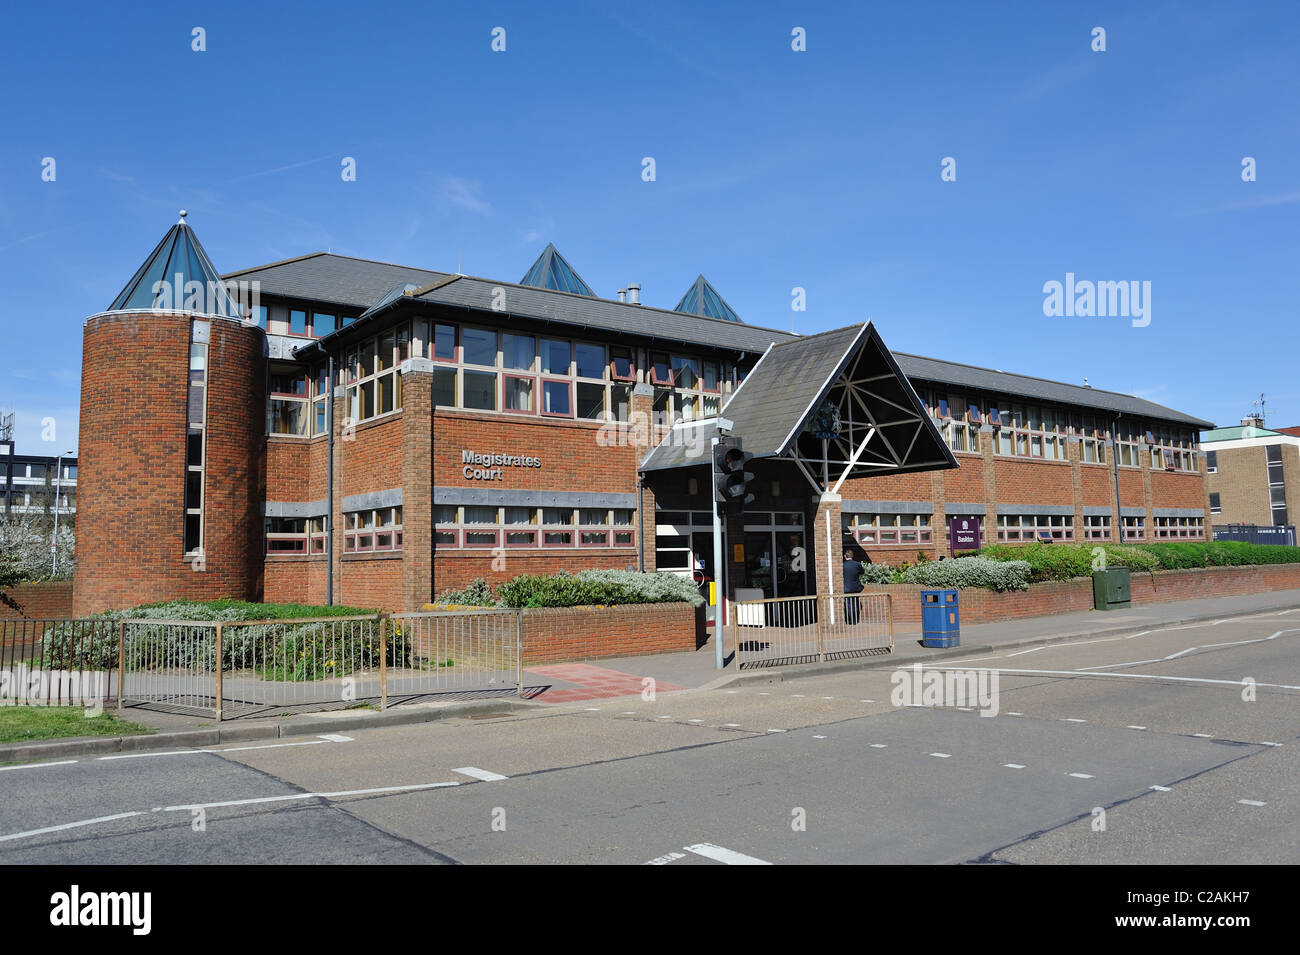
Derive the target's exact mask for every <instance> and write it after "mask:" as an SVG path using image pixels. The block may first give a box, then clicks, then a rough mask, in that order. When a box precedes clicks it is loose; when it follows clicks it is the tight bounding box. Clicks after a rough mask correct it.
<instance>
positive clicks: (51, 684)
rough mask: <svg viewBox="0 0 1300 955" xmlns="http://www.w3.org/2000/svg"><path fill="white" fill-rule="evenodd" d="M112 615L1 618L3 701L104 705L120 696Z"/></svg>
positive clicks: (0, 686)
mask: <svg viewBox="0 0 1300 955" xmlns="http://www.w3.org/2000/svg"><path fill="white" fill-rule="evenodd" d="M117 648H118V627H117V623H116V622H115V621H112V620H38V619H20V620H9V619H6V620H0V705H28V706H34V705H40V706H88V707H96V706H101V705H103V704H104V703H106V702H109V701H111V700H113V699H115V698H116V691H117V686H118V683H117V680H116V679H115V675H116V671H117V669H118V653H117Z"/></svg>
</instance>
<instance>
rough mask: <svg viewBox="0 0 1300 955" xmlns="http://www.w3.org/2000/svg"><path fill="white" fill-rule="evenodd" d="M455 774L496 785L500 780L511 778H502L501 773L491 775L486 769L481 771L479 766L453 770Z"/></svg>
mask: <svg viewBox="0 0 1300 955" xmlns="http://www.w3.org/2000/svg"><path fill="white" fill-rule="evenodd" d="M452 772H453V773H460V774H461V775H462V776H469V777H471V778H473V779H481V780H483V781H484V782H485V783H494V782H496V781H497V780H499V779H509V778H510V777H509V776H502V775H501V774H500V773H490V772H488V771H487V770H486V769H479V768H478V767H477V766H462V767H461V768H460V769H453V770H452Z"/></svg>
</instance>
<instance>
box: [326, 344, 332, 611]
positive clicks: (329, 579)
mask: <svg viewBox="0 0 1300 955" xmlns="http://www.w3.org/2000/svg"><path fill="white" fill-rule="evenodd" d="M328 368H329V372H328V374H329V397H328V398H326V399H325V400H326V402H327V404H326V406H325V413H326V415H327V420H328V422H329V423H328V425H327V427H328V430H329V450H328V452H327V453H328V456H329V466H328V468H327V469H326V475H327V476H326V481H327V482H328V484H329V492H328V493H327V494H326V499H327V501H328V503H327V504H326V505H325V506H326V507H327V508H328V510H327V511H326V513H325V602H326V603H327V604H329V605H330V606H333V605H334V356H333V355H330V356H329V364H328Z"/></svg>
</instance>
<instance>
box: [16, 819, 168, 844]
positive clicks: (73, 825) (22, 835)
mask: <svg viewBox="0 0 1300 955" xmlns="http://www.w3.org/2000/svg"><path fill="white" fill-rule="evenodd" d="M143 815H144V813H142V812H119V813H118V814H117V815H115V816H98V817H96V818H94V819H82V820H80V821H78V822H65V823H63V825H61V826H46V827H45V828H44V829H28V830H27V831H26V832H11V833H10V834H9V835H7V836H0V842H9V841H11V840H13V839H27V838H30V837H31V836H43V835H45V834H46V833H47V832H62V831H64V830H65V829H79V828H81V827H82V826H93V825H96V824H98V823H101V822H112V821H113V820H114V819H128V818H130V817H131V816H143Z"/></svg>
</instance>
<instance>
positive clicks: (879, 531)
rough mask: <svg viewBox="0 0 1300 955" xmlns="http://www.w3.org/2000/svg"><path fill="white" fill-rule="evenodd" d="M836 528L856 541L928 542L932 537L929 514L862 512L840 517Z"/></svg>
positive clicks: (887, 542)
mask: <svg viewBox="0 0 1300 955" xmlns="http://www.w3.org/2000/svg"><path fill="white" fill-rule="evenodd" d="M840 527H841V529H842V530H843V532H844V533H845V534H848V535H850V536H851V537H853V539H854V540H856V541H857V542H858V543H859V544H863V545H865V546H869V547H874V546H876V545H884V544H929V543H931V542H932V541H933V540H934V530H933V528H932V527H931V517H930V515H929V514H862V513H849V514H842V515H841V517H840Z"/></svg>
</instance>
